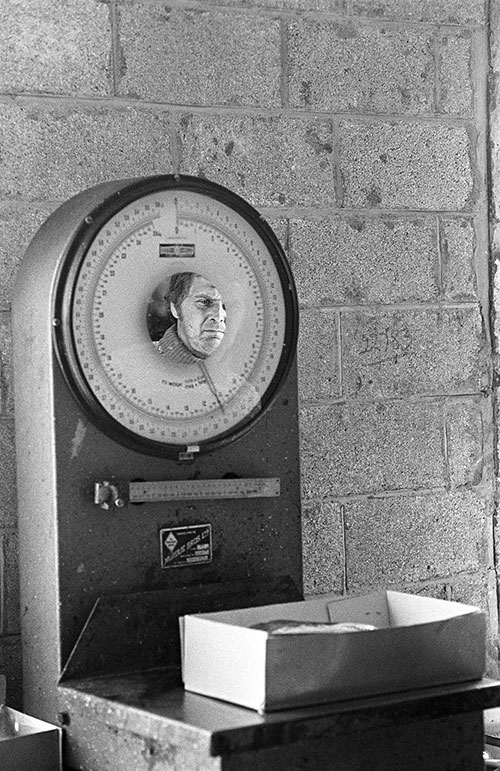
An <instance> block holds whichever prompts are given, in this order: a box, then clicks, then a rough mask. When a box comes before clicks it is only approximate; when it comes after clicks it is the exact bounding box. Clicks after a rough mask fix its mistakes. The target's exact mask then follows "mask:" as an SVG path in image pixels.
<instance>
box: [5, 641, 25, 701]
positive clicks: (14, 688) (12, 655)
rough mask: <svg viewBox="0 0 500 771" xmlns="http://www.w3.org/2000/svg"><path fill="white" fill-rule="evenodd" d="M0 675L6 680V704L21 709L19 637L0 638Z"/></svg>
mask: <svg viewBox="0 0 500 771" xmlns="http://www.w3.org/2000/svg"><path fill="white" fill-rule="evenodd" d="M0 674H3V675H5V676H6V678H7V704H8V705H9V707H12V709H17V710H21V709H22V663H21V636H20V635H9V636H5V637H0Z"/></svg>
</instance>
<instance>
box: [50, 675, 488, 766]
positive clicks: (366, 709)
mask: <svg viewBox="0 0 500 771" xmlns="http://www.w3.org/2000/svg"><path fill="white" fill-rule="evenodd" d="M59 701H60V708H61V714H62V715H64V717H65V722H66V727H65V733H66V739H65V747H66V752H65V759H66V766H65V771H73V770H76V769H78V770H79V771H130V769H134V771H151V769H155V771H160V770H161V771H170V770H172V771H174V770H175V771H177V769H189V771H256V769H258V770H259V771H299V770H300V771H304V770H305V769H308V770H309V769H310V770H311V771H313V770H314V771H334V769H335V771H358V770H359V771H361V769H367V768H369V769H370V771H387V770H388V769H396V768H397V769H404V768H408V769H410V768H412V769H418V771H459V770H460V771H463V769H464V768H467V769H468V771H483V769H484V765H483V710H485V709H489V708H492V707H496V706H498V705H500V682H499V681H495V680H489V679H483V680H480V681H474V682H469V683H458V684H455V685H448V686H444V687H436V688H425V689H420V690H415V691H407V692H404V693H399V694H390V695H385V696H377V697H373V698H369V699H357V700H352V701H343V702H335V703H331V704H326V705H321V706H318V707H307V708H300V709H292V710H284V711H281V712H274V713H270V714H266V715H259V714H258V713H256V712H254V711H252V710H248V709H244V708H242V707H238V706H235V705H232V704H227V703H224V702H222V701H218V700H216V699H211V698H208V697H204V696H199V695H196V694H192V693H187V692H185V691H184V690H183V688H182V686H181V685H180V683H179V672H178V671H177V672H176V671H173V670H151V671H148V672H140V673H134V674H129V675H112V676H109V677H99V678H80V679H78V680H74V681H72V682H67V683H66V684H65V685H64V686H60V688H59Z"/></svg>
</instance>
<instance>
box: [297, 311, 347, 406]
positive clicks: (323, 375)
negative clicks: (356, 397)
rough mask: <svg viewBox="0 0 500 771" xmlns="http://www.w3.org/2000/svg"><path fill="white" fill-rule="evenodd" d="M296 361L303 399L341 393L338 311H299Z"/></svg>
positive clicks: (320, 397)
mask: <svg viewBox="0 0 500 771" xmlns="http://www.w3.org/2000/svg"><path fill="white" fill-rule="evenodd" d="M297 361H298V372H299V397H300V399H301V400H302V401H314V400H317V399H331V398H333V397H338V396H340V364H339V341H338V315H337V313H335V312H331V311H319V310H302V311H301V314H300V332H299V344H298V353H297Z"/></svg>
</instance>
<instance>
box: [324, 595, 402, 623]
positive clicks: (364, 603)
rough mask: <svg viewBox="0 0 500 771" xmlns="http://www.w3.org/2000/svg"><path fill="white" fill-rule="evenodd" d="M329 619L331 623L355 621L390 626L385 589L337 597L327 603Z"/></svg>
mask: <svg viewBox="0 0 500 771" xmlns="http://www.w3.org/2000/svg"><path fill="white" fill-rule="evenodd" d="M327 608H328V617H329V621H331V622H332V623H334V624H335V623H339V622H346V621H355V622H356V623H360V624H372V626H376V627H378V628H380V627H388V626H391V614H390V610H389V603H388V597H387V592H386V591H380V592H374V593H373V594H364V595H361V596H359V597H349V602H346V601H345V597H337V598H335V599H334V600H333V601H331V602H328V603H327Z"/></svg>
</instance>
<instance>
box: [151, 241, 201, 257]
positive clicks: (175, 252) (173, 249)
mask: <svg viewBox="0 0 500 771" xmlns="http://www.w3.org/2000/svg"><path fill="white" fill-rule="evenodd" d="M159 250H160V251H159V256H160V257H173V258H179V257H182V258H183V259H184V258H185V257H195V256H196V254H195V248H194V244H159Z"/></svg>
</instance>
